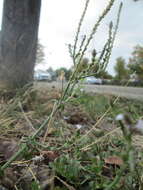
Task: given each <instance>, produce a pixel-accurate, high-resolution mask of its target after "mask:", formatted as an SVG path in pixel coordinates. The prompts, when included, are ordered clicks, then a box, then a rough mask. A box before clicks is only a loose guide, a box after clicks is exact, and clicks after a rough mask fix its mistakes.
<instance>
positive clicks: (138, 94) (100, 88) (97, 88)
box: [35, 82, 143, 100]
mask: <svg viewBox="0 0 143 190" xmlns="http://www.w3.org/2000/svg"><path fill="white" fill-rule="evenodd" d="M65 85H66V84H65ZM35 86H36V88H37V87H38V88H39V87H40V88H48V87H52V86H55V87H56V88H58V89H61V88H62V84H61V83H60V82H52V83H48V82H38V83H36V84H35ZM84 90H85V91H86V92H93V93H98V94H111V95H115V96H121V97H126V98H129V99H138V100H143V88H138V87H123V86H109V85H89V84H88V85H87V84H86V85H84Z"/></svg>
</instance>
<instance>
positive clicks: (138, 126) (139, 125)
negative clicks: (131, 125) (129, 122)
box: [135, 119, 143, 135]
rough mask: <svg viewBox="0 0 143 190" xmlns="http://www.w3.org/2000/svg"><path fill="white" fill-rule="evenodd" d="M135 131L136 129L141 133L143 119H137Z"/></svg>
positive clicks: (142, 131) (142, 130)
mask: <svg viewBox="0 0 143 190" xmlns="http://www.w3.org/2000/svg"><path fill="white" fill-rule="evenodd" d="M135 129H136V131H138V132H139V133H140V134H141V135H143V120H141V119H139V120H138V122H137V124H136V125H135Z"/></svg>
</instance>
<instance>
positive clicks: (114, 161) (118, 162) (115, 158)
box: [104, 156, 124, 166]
mask: <svg viewBox="0 0 143 190" xmlns="http://www.w3.org/2000/svg"><path fill="white" fill-rule="evenodd" d="M104 161H105V163H106V164H114V165H117V166H121V165H123V164H124V162H123V160H122V159H121V158H120V157H118V156H110V157H108V158H105V159H104Z"/></svg>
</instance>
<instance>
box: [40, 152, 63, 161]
mask: <svg viewBox="0 0 143 190" xmlns="http://www.w3.org/2000/svg"><path fill="white" fill-rule="evenodd" d="M41 153H42V156H43V157H44V158H45V161H48V162H49V161H54V160H55V159H56V158H57V157H58V156H59V154H58V153H57V152H55V151H42V152H41Z"/></svg>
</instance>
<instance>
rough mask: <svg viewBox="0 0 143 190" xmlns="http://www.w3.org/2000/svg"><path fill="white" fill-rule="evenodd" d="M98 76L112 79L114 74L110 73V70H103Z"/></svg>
mask: <svg viewBox="0 0 143 190" xmlns="http://www.w3.org/2000/svg"><path fill="white" fill-rule="evenodd" d="M96 77H98V78H102V79H112V78H113V76H112V75H110V74H109V73H108V71H104V70H103V71H101V72H99V73H98V74H96Z"/></svg>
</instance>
